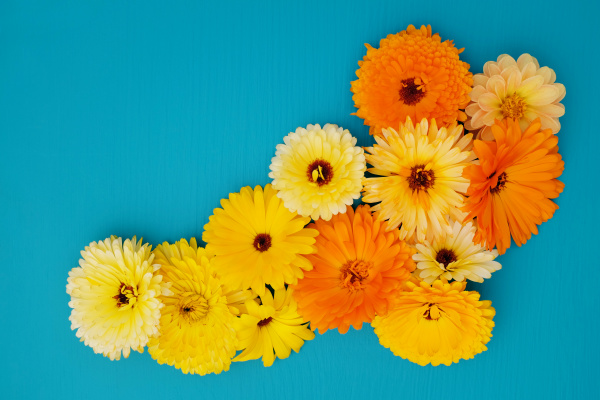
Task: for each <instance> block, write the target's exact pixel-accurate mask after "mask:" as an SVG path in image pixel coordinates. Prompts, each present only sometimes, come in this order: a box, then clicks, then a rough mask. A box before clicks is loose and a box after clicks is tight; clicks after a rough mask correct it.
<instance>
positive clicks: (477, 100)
mask: <svg viewBox="0 0 600 400" xmlns="http://www.w3.org/2000/svg"><path fill="white" fill-rule="evenodd" d="M555 81H556V74H555V73H554V71H553V70H552V69H550V68H548V67H542V68H540V64H539V63H538V61H537V60H536V59H535V58H534V57H532V56H530V55H529V54H522V55H521V56H520V57H519V59H518V60H517V61H515V59H514V58H512V57H511V56H509V55H508V54H502V55H500V56H499V57H498V61H488V62H486V63H485V65H484V66H483V74H476V75H475V77H474V85H475V87H474V88H473V91H472V92H471V101H472V103H471V104H470V105H469V106H468V107H467V108H466V110H465V111H466V113H467V115H468V116H469V117H470V119H469V120H468V121H467V122H466V124H465V128H467V129H468V130H470V131H473V130H479V132H478V137H479V138H481V139H483V140H494V135H493V134H492V129H491V127H492V125H494V121H495V120H497V119H499V120H502V119H504V118H512V119H516V120H518V121H519V124H520V126H521V129H523V130H525V129H526V128H527V126H528V125H529V124H530V123H531V122H532V121H533V120H534V119H536V118H540V121H541V123H542V129H550V130H552V133H557V132H558V131H559V130H560V122H558V117H562V116H563V115H564V113H565V106H563V105H562V104H561V103H560V101H561V100H562V99H563V98H564V97H565V94H566V90H565V87H564V85H562V84H560V83H555Z"/></svg>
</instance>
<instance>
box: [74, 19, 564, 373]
mask: <svg viewBox="0 0 600 400" xmlns="http://www.w3.org/2000/svg"><path fill="white" fill-rule="evenodd" d="M461 52H462V49H457V48H456V47H455V46H454V44H453V42H452V41H448V40H446V41H442V39H441V38H440V36H439V35H438V34H432V30H431V27H430V26H422V27H421V28H419V29H417V28H415V27H414V26H412V25H410V26H409V27H408V28H407V29H406V30H404V31H402V32H399V33H397V34H394V35H388V36H387V37H386V38H385V39H382V40H381V42H380V44H379V48H374V47H372V46H369V45H367V54H366V55H365V57H364V59H363V60H362V61H359V63H358V64H359V67H360V68H359V69H358V70H357V71H356V75H357V77H358V79H357V80H355V81H354V82H352V84H351V90H352V92H353V93H354V96H353V99H354V102H355V107H356V108H357V109H358V111H357V112H356V115H357V116H358V117H360V118H363V119H364V123H365V124H366V125H368V126H369V127H370V133H371V134H372V135H373V136H374V140H375V144H373V145H372V146H371V147H365V148H363V147H359V146H356V143H357V139H356V138H355V137H353V136H352V135H351V133H350V132H349V131H348V130H345V129H343V128H341V127H338V126H337V125H333V124H326V125H324V126H323V127H321V126H320V125H308V126H307V127H306V128H298V129H296V131H295V132H291V133H289V134H288V135H287V136H285V137H284V138H283V144H279V145H278V146H277V148H276V151H275V156H274V157H273V159H272V161H271V165H270V173H269V177H270V178H271V179H272V182H271V183H269V184H266V185H265V186H264V187H261V186H256V187H255V188H251V187H244V188H242V189H241V190H240V192H239V193H231V194H230V195H229V196H228V198H227V199H223V200H222V201H221V207H220V208H216V209H215V210H214V213H213V215H212V216H210V217H209V222H208V223H207V224H206V225H205V226H204V232H203V234H202V239H203V240H204V242H205V243H206V246H205V247H202V246H199V245H198V243H197V241H196V239H195V238H191V239H190V240H189V241H188V240H186V239H181V240H179V241H177V242H176V243H167V242H165V243H163V244H160V245H158V246H157V247H156V248H155V249H154V250H152V248H151V246H150V245H149V244H148V243H143V242H142V240H137V239H136V237H133V238H132V239H125V240H123V239H122V238H119V237H115V236H111V237H110V238H107V239H105V240H104V241H100V242H92V243H91V244H90V245H89V246H87V247H85V249H84V250H83V251H82V252H81V260H80V262H79V267H76V268H73V269H72V270H71V271H70V272H69V277H68V279H67V282H68V284H67V293H68V294H69V295H70V297H71V301H70V302H69V306H70V307H71V308H72V312H71V316H70V320H71V327H72V329H73V330H77V332H76V336H77V337H78V338H80V340H81V341H82V342H84V344H85V345H87V346H89V347H91V348H92V349H93V351H94V352H95V353H102V354H103V355H104V356H105V357H109V358H110V359H111V360H119V359H120V357H121V356H123V357H125V358H127V357H128V356H129V354H130V352H131V350H134V351H139V352H143V351H144V348H145V347H147V348H148V352H149V353H150V355H151V357H152V358H154V359H155V360H156V361H158V363H160V364H168V365H171V366H174V367H175V368H177V369H180V370H181V371H182V372H183V373H185V374H187V373H190V374H199V375H205V374H209V373H215V374H219V373H221V372H223V371H227V370H229V368H230V366H231V363H232V362H241V361H247V360H255V359H259V358H260V359H262V362H263V364H264V365H265V366H266V367H268V366H271V365H272V364H273V363H274V362H275V360H276V359H277V358H279V359H285V358H288V357H289V356H290V354H291V351H292V350H294V351H295V352H299V351H300V349H301V348H302V346H303V345H304V342H305V341H308V340H312V339H314V338H315V333H314V331H316V330H318V331H319V333H320V334H322V333H324V332H325V331H327V330H331V329H337V330H338V332H339V333H340V334H344V333H346V332H347V331H348V330H349V329H350V327H353V329H357V330H358V329H361V328H362V325H363V324H364V323H367V324H371V325H372V326H373V327H374V331H375V335H376V336H377V337H378V339H379V341H380V343H381V345H383V346H385V347H387V348H389V349H390V350H391V351H392V352H393V353H394V354H395V355H397V356H399V357H402V358H405V359H408V360H409V361H412V362H414V363H417V364H419V365H428V364H431V365H434V366H436V365H440V364H444V365H450V364H452V363H456V362H459V361H460V360H461V359H470V358H473V357H474V356H475V355H477V354H479V353H481V352H483V351H485V350H487V347H486V346H487V344H488V342H489V341H490V339H491V337H492V329H493V327H494V321H493V318H494V315H495V310H494V308H493V307H492V306H491V302H490V301H487V300H480V296H479V293H477V292H475V291H469V290H467V289H466V284H467V280H471V281H475V282H483V281H484V279H491V278H492V274H493V273H494V272H496V271H498V270H500V269H501V265H500V263H499V262H498V261H497V257H498V256H499V255H501V254H504V253H505V252H506V251H507V250H508V249H509V248H510V246H511V242H514V243H515V244H516V245H517V246H521V245H522V244H524V243H526V242H527V240H529V239H530V238H531V235H532V234H537V233H538V226H539V225H540V224H542V223H543V222H546V221H548V220H549V219H550V218H552V216H553V214H554V212H555V211H556V210H557V209H558V206H557V205H556V203H554V202H553V201H552V199H555V198H557V197H558V196H559V194H560V193H561V192H562V190H563V188H564V184H563V183H562V182H560V181H559V180H558V178H559V177H560V175H561V174H562V172H563V169H564V162H563V161H562V158H561V155H560V154H559V152H558V137H557V135H556V134H557V133H558V132H559V130H560V123H559V120H558V119H559V117H561V116H562V115H563V114H564V106H563V105H562V104H561V103H560V101H561V100H562V99H563V97H564V96H565V93H566V91H565V87H564V86H563V85H561V84H559V83H556V82H555V81H556V75H555V73H554V71H553V70H552V69H550V68H548V67H540V65H539V63H538V61H537V60H536V59H535V58H534V57H532V56H531V55H529V54H523V55H521V56H520V57H518V59H517V60H516V61H515V59H514V58H512V57H511V56H509V55H506V54H504V55H501V56H499V57H498V59H497V61H489V62H487V63H486V64H485V66H484V68H483V73H481V74H475V75H473V74H472V73H471V72H470V71H469V68H470V66H469V65H468V64H466V63H465V62H464V61H462V60H461V59H460V53H461ZM365 172H368V173H369V174H370V175H369V176H365ZM361 194H362V202H363V203H365V204H360V205H357V206H355V205H353V204H354V203H355V201H356V200H358V199H360V198H361Z"/></svg>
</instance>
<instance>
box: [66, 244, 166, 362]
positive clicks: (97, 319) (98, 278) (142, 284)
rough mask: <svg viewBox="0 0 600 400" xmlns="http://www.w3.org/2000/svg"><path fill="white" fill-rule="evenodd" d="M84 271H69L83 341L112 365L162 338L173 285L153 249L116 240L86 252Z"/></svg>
mask: <svg viewBox="0 0 600 400" xmlns="http://www.w3.org/2000/svg"><path fill="white" fill-rule="evenodd" d="M81 257H82V258H81V259H80V260H79V267H77V268H73V269H72V270H71V271H70V272H69V278H68V279H67V282H68V283H67V293H68V294H69V295H70V296H71V301H70V302H69V307H71V308H73V310H72V311H71V316H70V317H69V320H70V321H71V329H73V330H75V329H77V337H78V338H80V339H81V341H83V342H84V343H85V345H86V346H90V347H91V348H92V349H94V352H95V353H102V354H103V355H104V356H105V357H110V359H111V360H119V359H120V358H121V353H122V354H123V356H124V357H125V358H127V357H129V353H130V351H131V350H134V351H139V352H140V353H143V352H144V346H145V345H146V343H147V342H148V340H149V339H150V338H151V337H152V336H155V335H157V334H158V324H159V319H160V309H161V308H162V307H163V304H162V303H161V302H160V300H159V296H160V295H161V294H162V293H169V289H168V285H167V284H165V283H164V282H162V276H161V275H160V274H158V273H157V271H158V269H159V268H160V267H159V265H157V264H153V263H152V260H153V259H154V256H153V255H152V253H151V246H150V245H148V244H144V245H142V240H141V239H140V240H139V241H136V238H135V236H134V237H133V239H131V240H129V239H126V240H125V241H124V242H123V239H121V238H118V237H116V236H111V237H110V238H109V239H105V240H104V241H100V242H98V243H96V242H92V243H90V245H89V246H86V248H85V250H84V251H82V252H81Z"/></svg>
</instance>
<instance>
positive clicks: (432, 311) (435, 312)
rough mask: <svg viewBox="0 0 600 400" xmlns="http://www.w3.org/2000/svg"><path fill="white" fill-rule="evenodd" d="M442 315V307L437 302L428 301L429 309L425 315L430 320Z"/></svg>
mask: <svg viewBox="0 0 600 400" xmlns="http://www.w3.org/2000/svg"><path fill="white" fill-rule="evenodd" d="M441 316H442V313H441V310H440V308H439V307H438V306H437V304H433V303H428V304H427V310H425V313H423V317H424V318H425V319H428V320H430V321H431V320H437V319H439V318H440V317H441Z"/></svg>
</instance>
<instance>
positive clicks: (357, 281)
mask: <svg viewBox="0 0 600 400" xmlns="http://www.w3.org/2000/svg"><path fill="white" fill-rule="evenodd" d="M369 268H371V263H368V262H366V261H362V260H354V261H348V262H347V263H346V264H344V266H342V268H341V269H340V272H341V274H340V287H343V288H347V289H349V290H350V291H351V292H354V291H357V290H361V289H363V288H364V283H363V280H364V279H366V278H368V277H369Z"/></svg>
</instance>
